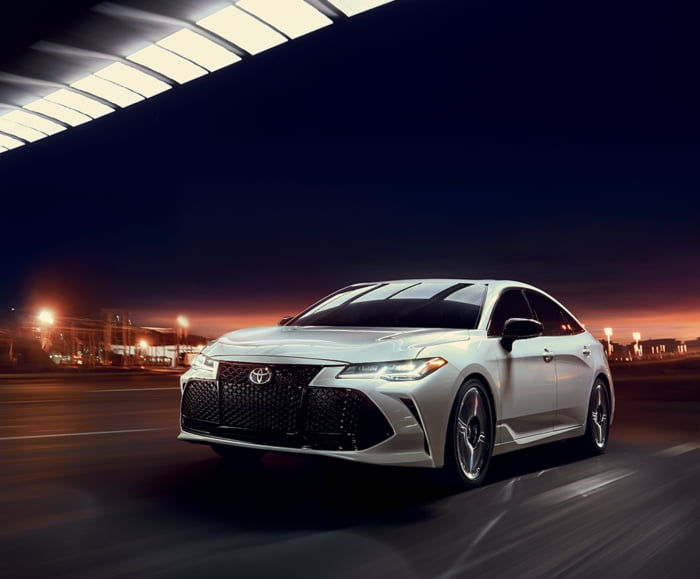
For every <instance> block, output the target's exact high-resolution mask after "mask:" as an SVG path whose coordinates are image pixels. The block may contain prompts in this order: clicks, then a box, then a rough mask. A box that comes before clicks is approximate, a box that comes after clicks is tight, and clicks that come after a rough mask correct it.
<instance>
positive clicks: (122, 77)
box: [95, 62, 171, 98]
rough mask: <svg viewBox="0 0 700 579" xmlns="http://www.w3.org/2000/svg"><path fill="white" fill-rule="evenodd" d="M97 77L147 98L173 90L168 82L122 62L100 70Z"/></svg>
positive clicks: (96, 74)
mask: <svg viewBox="0 0 700 579" xmlns="http://www.w3.org/2000/svg"><path fill="white" fill-rule="evenodd" d="M95 76H99V77H100V78H104V79H107V80H111V81H112V82H114V83H116V84H119V85H121V86H123V87H126V88H128V89H130V90H133V91H134V92H137V93H139V94H140V95H143V96H145V97H146V98H148V97H152V96H155V95H157V94H160V93H162V92H165V91H166V90H168V89H170V88H171V86H170V85H169V84H168V83H167V82H163V81H162V80H160V79H157V78H156V77H154V76H152V75H150V74H147V73H145V72H143V71H141V70H138V69H137V68H134V67H133V66H129V65H128V64H123V63H121V62H114V63H112V64H110V65H109V66H106V67H105V68H103V69H101V70H98V71H97V72H96V73H95Z"/></svg>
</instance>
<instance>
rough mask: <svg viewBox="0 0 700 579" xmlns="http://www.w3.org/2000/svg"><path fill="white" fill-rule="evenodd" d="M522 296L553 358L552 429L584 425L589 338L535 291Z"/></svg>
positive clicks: (590, 366) (590, 372) (588, 383)
mask: <svg viewBox="0 0 700 579" xmlns="http://www.w3.org/2000/svg"><path fill="white" fill-rule="evenodd" d="M525 295H526V297H527V299H528V302H529V303H530V307H531V308H532V310H533V313H534V314H535V317H536V319H537V320H538V321H539V322H540V323H541V324H542V326H543V327H544V335H545V337H546V338H547V339H548V340H549V344H550V346H549V347H550V348H551V350H552V353H553V355H554V366H555V368H556V376H557V414H556V420H555V425H554V428H555V429H564V428H571V427H574V426H580V425H582V424H584V422H585V419H586V416H585V409H586V408H587V403H588V396H589V394H590V389H591V385H592V384H593V375H594V370H595V368H594V364H593V356H592V355H591V354H592V348H595V347H596V344H595V343H592V342H591V339H590V334H589V333H588V332H586V331H585V330H584V328H583V327H582V326H581V325H580V324H579V323H578V322H577V321H576V320H575V319H574V318H573V317H572V316H571V315H570V314H569V313H568V312H566V311H565V310H564V309H563V308H562V307H561V306H560V305H559V304H557V303H556V302H555V301H554V300H552V299H550V298H549V297H547V296H545V295H543V294H541V293H539V292H534V291H530V290H528V291H526V292H525Z"/></svg>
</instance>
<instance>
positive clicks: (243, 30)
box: [197, 6, 287, 54]
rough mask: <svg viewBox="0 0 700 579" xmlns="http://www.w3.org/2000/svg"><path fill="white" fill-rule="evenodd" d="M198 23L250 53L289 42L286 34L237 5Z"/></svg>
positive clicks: (256, 52)
mask: <svg viewBox="0 0 700 579" xmlns="http://www.w3.org/2000/svg"><path fill="white" fill-rule="evenodd" d="M197 25H198V26H201V27H202V28H204V29H206V30H209V31H210V32H213V33H214V34H217V35H218V36H220V37H221V38H223V39H224V40H228V41H229V42H230V43H231V44H233V45H235V46H238V47H239V48H242V49H243V50H245V51H246V52H248V53H249V54H258V53H259V52H263V51H264V50H267V49H269V48H272V47H273V46H278V45H280V44H282V43H284V42H287V38H286V37H285V36H284V35H282V34H280V33H279V32H277V31H276V30H274V29H272V28H270V27H269V26H267V25H266V24H263V23H262V22H260V20H258V19H257V18H253V17H252V16H251V15H250V14H247V13H246V12H243V11H242V10H239V9H238V8H236V7H235V6H227V7H226V8H223V9H222V10H219V11H218V12H215V13H214V14H212V15H210V16H207V17H206V18H202V19H201V20H198V21H197Z"/></svg>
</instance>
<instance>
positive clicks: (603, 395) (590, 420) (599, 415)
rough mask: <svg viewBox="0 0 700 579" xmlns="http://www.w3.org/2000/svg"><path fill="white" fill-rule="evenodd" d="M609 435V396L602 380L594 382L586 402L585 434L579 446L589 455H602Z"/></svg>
mask: <svg viewBox="0 0 700 579" xmlns="http://www.w3.org/2000/svg"><path fill="white" fill-rule="evenodd" d="M609 434H610V395H609V394H608V389H607V388H606V386H605V383H604V382H603V381H602V380H596V382H595V384H593V390H591V397H590V400H589V402H588V417H587V418H586V432H585V434H584V435H583V436H582V437H581V440H580V442H581V446H582V449H583V451H584V452H586V453H589V454H602V453H604V452H605V449H606V447H607V445H608V436H609Z"/></svg>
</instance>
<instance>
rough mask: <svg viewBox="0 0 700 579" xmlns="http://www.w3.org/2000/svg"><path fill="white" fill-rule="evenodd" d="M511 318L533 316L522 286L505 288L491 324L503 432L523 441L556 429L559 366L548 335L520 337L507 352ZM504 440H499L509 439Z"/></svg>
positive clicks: (489, 330) (494, 310) (495, 307)
mask: <svg viewBox="0 0 700 579" xmlns="http://www.w3.org/2000/svg"><path fill="white" fill-rule="evenodd" d="M510 318H533V314H532V312H531V310H530V307H529V305H528V303H527V301H526V299H525V297H524V294H523V291H522V290H521V289H511V290H506V291H504V292H503V293H502V294H501V296H500V297H499V299H498V302H497V303H496V305H495V306H494V309H493V313H492V316H491V319H490V321H489V325H488V335H489V336H490V337H493V338H498V340H493V342H492V347H493V348H494V357H495V358H497V359H498V366H499V374H500V378H501V424H500V426H501V427H502V428H501V431H503V429H505V431H506V432H507V433H508V434H507V435H506V436H509V437H510V438H511V439H515V440H522V439H525V438H527V437H532V436H538V435H542V434H546V433H549V432H551V431H552V428H553V426H554V423H555V419H556V412H557V405H556V369H555V365H554V363H553V361H554V358H553V356H552V352H551V345H550V344H549V341H548V338H547V337H535V338H527V339H521V340H516V341H515V342H514V343H513V347H512V350H511V351H510V352H507V351H506V350H504V349H503V347H502V346H501V345H500V343H499V342H500V336H501V335H502V333H503V325H504V324H505V322H506V320H508V319H510ZM505 441H506V440H503V439H502V440H500V441H499V442H505Z"/></svg>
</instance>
